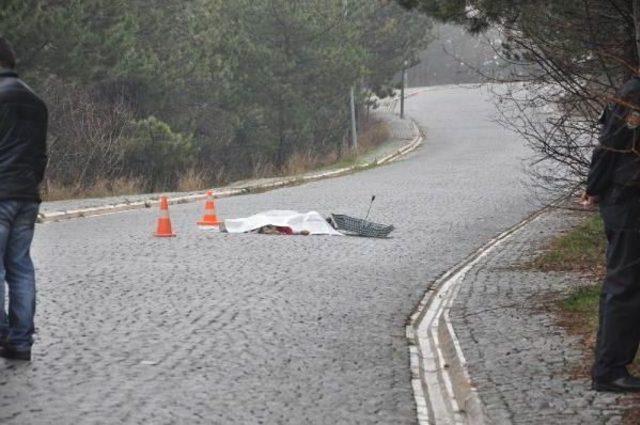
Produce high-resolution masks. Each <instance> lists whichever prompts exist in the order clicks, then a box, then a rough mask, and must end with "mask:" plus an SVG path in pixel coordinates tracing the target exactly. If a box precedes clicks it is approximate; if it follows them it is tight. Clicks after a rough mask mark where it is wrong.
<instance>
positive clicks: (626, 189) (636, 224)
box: [583, 77, 640, 392]
mask: <svg viewBox="0 0 640 425" xmlns="http://www.w3.org/2000/svg"><path fill="white" fill-rule="evenodd" d="M601 124H602V126H603V127H602V132H601V136H600V146H598V147H597V148H596V149H595V150H594V153H593V158H592V161H591V168H590V171H589V176H588V179H587V189H586V192H585V195H584V197H583V200H584V204H585V205H596V204H599V206H600V214H601V215H602V218H603V220H604V225H605V232H606V235H607V241H608V247H607V274H606V278H605V280H604V284H603V289H602V294H601V296H600V320H599V328H598V335H597V342H596V353H595V355H596V358H595V364H594V366H593V369H592V377H593V388H594V389H595V390H597V391H615V392H627V391H634V392H635V391H640V379H638V378H636V377H633V376H631V375H630V374H629V372H628V371H627V366H628V365H629V364H631V363H632V362H633V360H634V358H635V356H636V353H637V351H638V344H639V343H640V127H639V126H640V78H638V77H634V78H631V79H630V80H629V81H628V82H627V83H625V85H624V86H623V87H622V89H621V90H620V92H619V93H618V95H617V98H616V101H615V102H614V103H613V104H611V105H610V106H609V107H608V108H607V109H606V110H605V112H604V114H603V116H602V119H601Z"/></svg>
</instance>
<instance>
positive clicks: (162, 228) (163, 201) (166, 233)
mask: <svg viewBox="0 0 640 425" xmlns="http://www.w3.org/2000/svg"><path fill="white" fill-rule="evenodd" d="M175 235H176V234H175V233H173V230H171V218H170V217H169V201H168V200H167V197H166V196H163V197H161V198H160V216H159V217H158V230H156V233H154V236H157V237H159V238H170V237H173V236H175Z"/></svg>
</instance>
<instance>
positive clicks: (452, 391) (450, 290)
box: [406, 203, 555, 425]
mask: <svg viewBox="0 0 640 425" xmlns="http://www.w3.org/2000/svg"><path fill="white" fill-rule="evenodd" d="M553 205H555V203H554V204H552V205H551V206H548V207H545V208H543V209H541V210H539V211H537V212H535V213H533V214H531V215H529V216H528V217H527V218H525V219H524V220H523V221H521V222H520V223H518V224H516V225H515V226H513V227H511V228H510V229H508V230H507V231H505V232H503V233H502V234H500V235H499V236H497V237H496V238H494V239H492V240H490V241H489V242H487V243H486V244H485V245H484V246H483V247H482V248H480V249H478V250H477V251H476V252H474V253H473V254H471V255H470V256H469V257H467V259H465V260H464V261H463V262H462V263H460V264H459V265H457V266H456V267H454V268H453V269H451V270H449V271H447V272H446V273H445V274H443V275H442V276H441V277H440V278H438V279H437V280H436V281H435V282H434V283H433V284H432V285H430V286H429V288H428V289H427V293H426V294H425V296H424V297H423V299H422V300H421V301H420V303H419V304H418V306H417V308H416V310H415V311H414V313H413V314H412V315H411V317H410V318H409V323H408V324H407V326H406V337H407V340H408V343H409V353H410V363H411V381H412V387H413V390H414V397H415V400H416V407H417V416H418V422H419V424H420V425H432V424H438V425H441V424H470V425H484V424H490V423H491V422H490V421H489V420H488V417H487V415H486V413H485V409H484V405H483V404H482V402H481V400H480V397H479V396H478V393H477V390H476V388H475V386H474V384H473V381H472V379H471V377H470V375H469V371H468V369H467V363H466V360H465V358H464V354H463V352H462V348H461V346H460V344H459V342H458V339H457V337H456V334H455V331H454V329H453V326H452V324H451V320H450V317H449V313H450V308H451V305H452V303H453V301H454V300H455V298H456V296H457V294H458V290H459V287H460V285H459V284H460V282H462V281H463V280H464V278H465V276H466V274H467V273H468V272H469V271H470V270H471V269H472V268H473V267H474V266H475V265H476V264H477V263H478V262H480V261H481V260H482V259H483V258H485V257H486V256H487V255H489V254H490V253H491V251H493V250H494V249H495V248H497V247H498V246H499V245H501V244H502V243H503V242H504V241H506V240H507V239H509V238H510V237H512V236H513V235H514V234H516V233H517V232H518V231H519V230H521V229H523V228H524V227H526V226H527V225H528V224H530V223H531V222H533V221H535V220H536V219H537V218H539V217H540V216H541V215H543V214H544V213H545V212H547V211H548V210H549V209H551V208H553Z"/></svg>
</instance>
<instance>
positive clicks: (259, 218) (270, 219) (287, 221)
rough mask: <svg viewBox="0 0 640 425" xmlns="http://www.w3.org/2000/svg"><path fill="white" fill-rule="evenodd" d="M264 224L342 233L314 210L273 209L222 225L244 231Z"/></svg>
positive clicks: (327, 232) (322, 233)
mask: <svg viewBox="0 0 640 425" xmlns="http://www.w3.org/2000/svg"><path fill="white" fill-rule="evenodd" d="M264 226H281V227H290V228H291V229H292V230H293V232H294V233H300V232H302V231H304V230H306V231H307V232H309V234H311V235H332V236H342V233H340V232H338V231H337V230H335V229H334V228H333V227H331V225H330V224H329V223H327V221H326V220H325V219H324V218H323V217H322V216H321V215H320V214H319V213H317V212H316V211H311V212H308V213H299V212H297V211H283V210H273V211H266V212H263V213H259V214H256V215H252V216H251V217H247V218H237V219H231V220H225V221H224V227H225V228H226V230H227V232H229V233H246V232H251V231H253V230H257V229H260V228H261V227H264Z"/></svg>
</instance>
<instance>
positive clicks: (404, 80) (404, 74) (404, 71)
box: [400, 61, 409, 119]
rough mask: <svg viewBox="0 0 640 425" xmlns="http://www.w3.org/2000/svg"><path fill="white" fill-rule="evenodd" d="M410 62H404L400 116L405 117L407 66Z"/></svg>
mask: <svg viewBox="0 0 640 425" xmlns="http://www.w3.org/2000/svg"><path fill="white" fill-rule="evenodd" d="M408 65H409V63H408V62H407V61H404V62H403V64H402V85H401V87H400V118H401V119H404V89H405V86H406V85H407V66H408Z"/></svg>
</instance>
